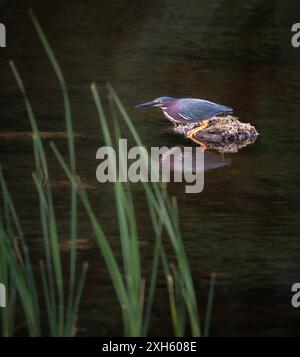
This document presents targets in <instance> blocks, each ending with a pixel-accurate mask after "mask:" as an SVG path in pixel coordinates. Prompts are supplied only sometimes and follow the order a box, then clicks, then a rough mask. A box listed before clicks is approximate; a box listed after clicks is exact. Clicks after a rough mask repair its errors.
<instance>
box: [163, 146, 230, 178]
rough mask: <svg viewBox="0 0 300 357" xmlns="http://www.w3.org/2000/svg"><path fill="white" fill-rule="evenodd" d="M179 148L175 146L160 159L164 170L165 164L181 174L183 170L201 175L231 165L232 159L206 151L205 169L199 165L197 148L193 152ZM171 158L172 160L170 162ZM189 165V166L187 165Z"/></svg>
mask: <svg viewBox="0 0 300 357" xmlns="http://www.w3.org/2000/svg"><path fill="white" fill-rule="evenodd" d="M178 149H179V147H178V146H175V147H173V148H171V149H170V150H168V151H166V152H165V153H164V154H163V155H162V157H161V159H160V162H159V164H160V168H161V169H162V168H163V167H164V165H165V164H167V165H170V169H171V171H173V172H174V173H175V172H178V173H181V172H183V170H185V172H187V171H188V172H190V173H194V174H195V173H200V172H205V171H209V170H214V169H218V168H221V167H224V166H227V165H230V163H231V160H230V158H224V157H223V156H222V155H220V154H217V153H215V152H211V151H208V150H205V151H204V169H203V165H199V163H197V161H196V160H197V156H196V152H195V150H196V147H193V150H189V151H187V150H182V148H181V150H178ZM170 158H172V159H171V160H170ZM184 162H185V165H184ZM186 163H188V165H187V164H186Z"/></svg>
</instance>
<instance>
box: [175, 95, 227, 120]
mask: <svg viewBox="0 0 300 357" xmlns="http://www.w3.org/2000/svg"><path fill="white" fill-rule="evenodd" d="M232 111H233V110H232V108H228V107H225V106H224V105H220V104H217V103H213V102H209V101H208V100H202V99H193V98H191V99H182V100H180V103H179V111H178V113H179V115H180V116H181V117H182V118H183V119H185V120H187V121H188V120H190V121H195V120H201V119H209V118H211V117H213V116H214V115H219V114H222V113H231V112H232Z"/></svg>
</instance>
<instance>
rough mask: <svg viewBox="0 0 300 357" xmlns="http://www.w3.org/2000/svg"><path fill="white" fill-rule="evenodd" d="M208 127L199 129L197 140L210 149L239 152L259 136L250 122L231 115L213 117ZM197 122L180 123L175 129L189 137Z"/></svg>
mask: <svg viewBox="0 0 300 357" xmlns="http://www.w3.org/2000/svg"><path fill="white" fill-rule="evenodd" d="M207 122H208V127H207V128H205V129H203V130H201V131H199V132H198V133H197V134H196V135H195V137H194V139H192V140H194V141H195V142H201V143H202V144H205V146H206V147H207V148H208V149H216V150H218V151H220V152H237V151H238V150H239V149H241V148H242V147H245V146H247V145H249V144H252V143H254V141H255V140H256V138H257V136H258V132H257V131H256V129H255V127H254V126H252V125H251V124H249V123H242V122H240V121H239V120H238V118H236V117H233V116H231V115H228V116H224V117H213V118H211V119H209V120H208V121H207ZM196 126H197V124H194V123H191V124H187V125H179V126H177V127H176V128H175V129H174V130H175V131H176V132H177V133H180V134H183V135H185V136H186V137H188V134H189V132H190V130H192V129H193V128H195V127H196Z"/></svg>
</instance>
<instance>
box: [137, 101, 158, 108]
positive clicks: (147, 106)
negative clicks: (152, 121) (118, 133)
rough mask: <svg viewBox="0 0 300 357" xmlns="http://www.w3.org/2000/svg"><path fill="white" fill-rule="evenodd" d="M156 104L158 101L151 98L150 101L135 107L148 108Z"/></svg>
mask: <svg viewBox="0 0 300 357" xmlns="http://www.w3.org/2000/svg"><path fill="white" fill-rule="evenodd" d="M157 104H158V103H157V102H156V101H155V100H152V102H147V103H143V104H138V105H136V106H135V108H150V107H155V106H156V105H157Z"/></svg>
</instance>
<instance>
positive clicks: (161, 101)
mask: <svg viewBox="0 0 300 357" xmlns="http://www.w3.org/2000/svg"><path fill="white" fill-rule="evenodd" d="M175 100H176V98H171V97H159V98H156V99H154V100H152V101H151V102H147V103H143V104H139V105H136V106H135V108H150V107H158V108H162V109H163V108H167V107H168V106H169V105H170V103H171V102H174V101H175Z"/></svg>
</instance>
